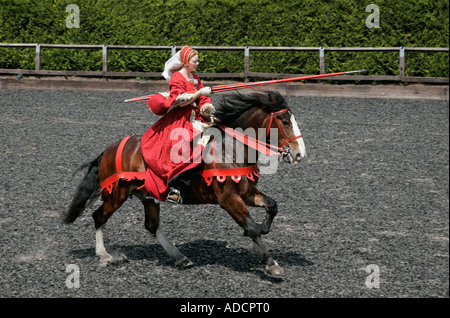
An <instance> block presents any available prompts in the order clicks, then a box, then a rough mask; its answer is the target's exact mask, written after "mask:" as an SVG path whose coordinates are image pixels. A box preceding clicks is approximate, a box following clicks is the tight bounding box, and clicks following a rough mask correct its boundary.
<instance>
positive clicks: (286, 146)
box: [266, 108, 303, 158]
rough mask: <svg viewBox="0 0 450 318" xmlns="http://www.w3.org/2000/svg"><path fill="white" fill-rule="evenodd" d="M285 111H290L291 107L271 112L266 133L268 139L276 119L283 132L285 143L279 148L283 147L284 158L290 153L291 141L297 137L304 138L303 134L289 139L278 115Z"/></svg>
mask: <svg viewBox="0 0 450 318" xmlns="http://www.w3.org/2000/svg"><path fill="white" fill-rule="evenodd" d="M285 112H288V113H290V112H291V110H290V109H289V108H285V109H282V110H279V111H276V112H272V113H270V121H269V126H268V129H267V133H266V139H267V138H268V137H269V132H270V127H272V122H273V121H274V119H275V122H276V124H277V126H278V129H279V130H280V131H281V134H282V136H283V139H284V143H283V144H282V145H281V146H280V147H278V149H281V151H280V152H281V155H282V156H283V158H284V157H285V156H287V155H288V154H289V151H290V150H291V145H290V144H289V143H290V142H291V141H294V140H296V139H299V138H303V136H302V135H300V136H296V137H294V138H291V139H288V138H287V137H286V134H285V132H284V129H283V126H282V125H281V124H280V121H279V119H278V117H277V115H278V114H281V113H285ZM267 140H268V139H267Z"/></svg>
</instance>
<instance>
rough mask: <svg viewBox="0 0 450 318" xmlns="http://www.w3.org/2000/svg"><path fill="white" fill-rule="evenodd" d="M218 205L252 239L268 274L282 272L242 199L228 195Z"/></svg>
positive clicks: (259, 226)
mask: <svg viewBox="0 0 450 318" xmlns="http://www.w3.org/2000/svg"><path fill="white" fill-rule="evenodd" d="M219 205H220V206H221V207H222V208H223V209H224V210H225V211H227V212H228V213H229V214H230V215H231V217H232V218H233V219H234V220H235V221H236V222H237V223H238V224H239V225H240V226H241V227H242V228H243V229H244V231H245V234H246V235H248V236H250V238H251V239H252V240H253V244H254V246H255V249H256V251H257V252H258V254H259V258H260V260H261V263H263V264H266V271H267V272H268V273H269V274H270V275H280V274H283V273H284V270H283V268H282V267H281V266H280V265H278V263H277V262H276V261H275V260H274V259H273V258H272V257H271V256H270V255H269V252H268V251H267V249H266V247H265V246H264V244H263V242H262V240H261V225H259V224H257V223H256V222H255V221H254V220H253V219H252V217H251V216H250V213H249V210H248V208H247V206H246V205H245V203H244V201H243V200H242V199H241V197H240V196H238V195H229V196H226V197H222V198H221V199H220V200H219Z"/></svg>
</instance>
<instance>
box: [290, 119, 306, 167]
mask: <svg viewBox="0 0 450 318" xmlns="http://www.w3.org/2000/svg"><path fill="white" fill-rule="evenodd" d="M291 123H292V128H293V130H294V135H295V137H299V136H301V135H302V133H301V132H300V128H299V127H298V124H297V121H296V120H295V117H294V114H291ZM296 140H297V142H298V146H299V150H300V157H301V158H304V157H305V156H306V147H305V142H304V141H303V137H300V138H298V139H296Z"/></svg>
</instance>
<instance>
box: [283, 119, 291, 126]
mask: <svg viewBox="0 0 450 318" xmlns="http://www.w3.org/2000/svg"><path fill="white" fill-rule="evenodd" d="M290 124H291V122H290V121H289V120H283V125H284V126H285V127H287V126H289V125H290Z"/></svg>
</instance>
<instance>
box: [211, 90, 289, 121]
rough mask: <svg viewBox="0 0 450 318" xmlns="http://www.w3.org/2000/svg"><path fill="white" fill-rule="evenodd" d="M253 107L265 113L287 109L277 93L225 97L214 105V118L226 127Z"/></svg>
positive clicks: (283, 100)
mask: <svg viewBox="0 0 450 318" xmlns="http://www.w3.org/2000/svg"><path fill="white" fill-rule="evenodd" d="M254 107H258V108H262V109H263V110H265V111H267V112H276V111H279V110H281V109H284V108H287V103H286V100H285V99H284V97H283V96H282V95H281V94H280V93H278V92H264V93H253V94H250V95H242V94H239V93H238V94H236V95H227V96H224V98H223V99H222V100H221V101H220V102H219V103H218V104H216V111H215V113H214V117H215V118H216V119H217V121H219V122H220V123H221V124H222V125H225V126H228V125H231V123H232V122H234V121H235V120H236V119H237V118H239V117H240V116H241V115H242V114H243V113H245V112H246V111H248V110H250V109H251V108H254Z"/></svg>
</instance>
